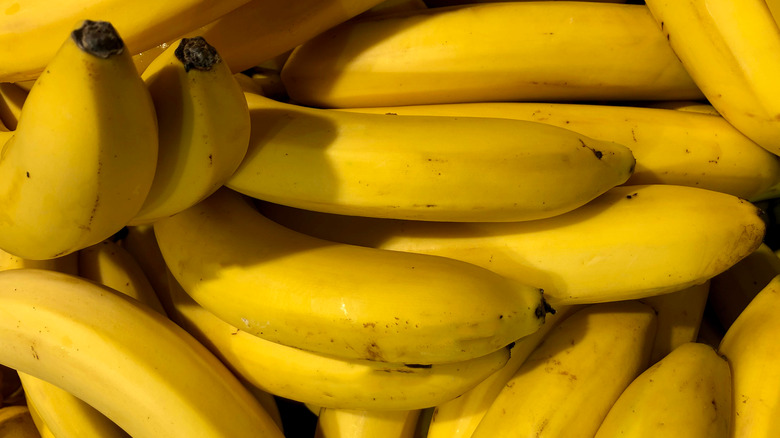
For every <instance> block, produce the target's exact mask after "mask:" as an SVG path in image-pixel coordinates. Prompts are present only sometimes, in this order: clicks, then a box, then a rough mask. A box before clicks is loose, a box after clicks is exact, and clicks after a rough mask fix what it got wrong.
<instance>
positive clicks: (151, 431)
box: [0, 269, 282, 438]
mask: <svg viewBox="0 0 780 438" xmlns="http://www.w3.org/2000/svg"><path fill="white" fill-rule="evenodd" d="M0 308H2V309H3V312H4V315H5V317H4V318H0V333H2V336H0V363H3V364H5V365H7V366H9V367H11V368H14V369H16V370H18V371H20V372H24V373H27V374H31V375H33V376H36V377H38V378H40V379H43V380H46V381H48V382H50V383H52V384H53V385H56V386H59V387H60V388H62V389H63V390H65V391H67V392H70V393H71V394H73V395H74V396H76V397H78V398H80V399H82V400H84V401H85V402H86V403H88V404H90V405H92V406H94V407H95V408H96V409H98V410H99V411H100V412H103V413H104V414H105V415H106V416H107V417H108V418H110V419H111V420H112V421H114V422H115V423H116V424H117V425H119V426H120V427H122V428H123V429H124V430H126V431H127V432H128V433H129V434H130V435H131V436H133V437H139V438H143V437H149V438H151V437H160V436H193V437H194V436H203V437H206V436H208V437H241V436H246V437H257V436H268V437H280V438H281V436H282V435H281V432H280V431H279V429H278V427H277V426H276V425H275V423H274V422H273V419H271V417H270V416H269V415H268V413H266V412H265V411H264V410H263V408H262V407H261V406H260V405H259V404H258V402H257V401H256V400H255V399H254V398H253V397H252V395H251V394H250V393H249V392H247V390H246V389H245V388H244V387H243V386H241V383H240V382H239V381H238V380H236V378H235V377H234V376H233V375H232V374H231V373H230V371H228V369H227V368H225V367H224V365H222V363H221V362H219V360H218V359H217V358H216V357H214V356H213V355H212V354H211V353H210V352H209V351H208V350H207V349H206V348H205V347H203V346H202V345H200V344H199V343H198V342H197V341H195V340H194V339H193V338H192V337H191V336H190V335H188V334H187V333H186V332H185V331H184V330H182V329H181V328H179V327H178V326H176V325H175V324H174V323H173V322H172V321H170V320H169V319H167V318H166V317H164V316H162V315H160V314H159V313H157V312H155V311H154V310H153V309H152V308H151V307H149V306H145V305H142V304H140V303H139V302H138V301H136V300H133V299H131V298H129V297H126V296H124V295H122V294H121V293H118V292H115V291H113V290H112V289H110V288H106V287H105V286H101V285H98V284H95V283H93V282H91V281H88V280H84V279H81V278H79V277H74V276H71V275H67V274H62V273H59V272H53V271H45V270H37V269H15V270H10V271H3V272H0ZM172 358H175V360H172ZM106 388H111V389H112V390H111V391H106ZM117 394H121V397H118V396H117Z"/></svg>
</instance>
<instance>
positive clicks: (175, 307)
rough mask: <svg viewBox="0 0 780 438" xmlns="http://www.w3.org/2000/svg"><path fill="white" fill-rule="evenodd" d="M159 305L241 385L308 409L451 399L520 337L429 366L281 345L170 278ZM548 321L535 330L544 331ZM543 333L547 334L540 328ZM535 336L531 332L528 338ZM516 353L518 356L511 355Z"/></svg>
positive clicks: (494, 366)
mask: <svg viewBox="0 0 780 438" xmlns="http://www.w3.org/2000/svg"><path fill="white" fill-rule="evenodd" d="M161 300H162V301H163V304H164V305H165V306H166V308H167V310H168V314H169V315H171V318H172V319H173V320H174V321H175V322H176V323H177V324H179V326H181V327H183V328H184V329H185V330H187V331H188V332H189V333H190V334H192V335H193V336H194V337H195V338H197V339H198V340H199V341H200V342H201V343H202V344H203V345H205V346H206V347H208V348H209V349H210V350H211V351H212V352H213V353H214V354H215V355H216V356H217V357H219V358H220V359H221V360H222V362H223V363H225V364H226V365H227V366H228V367H229V368H230V369H231V370H232V371H233V372H234V373H235V374H236V375H237V376H239V377H241V378H242V379H244V380H245V381H246V382H247V384H248V385H247V386H249V387H255V388H259V389H261V390H263V391H265V392H268V393H271V394H275V395H276V396H279V397H284V398H286V399H290V400H295V401H297V402H300V403H304V404H306V405H308V406H317V408H316V409H313V411H315V410H316V411H317V412H318V411H319V408H321V407H326V408H333V409H353V410H371V411H382V410H415V409H423V408H427V407H430V406H435V405H437V404H440V403H443V402H446V401H447V400H451V399H455V398H456V397H458V396H460V395H461V394H463V393H464V392H466V391H468V390H469V389H470V388H472V387H474V386H475V385H477V384H478V383H479V382H480V381H482V380H483V379H485V378H487V377H488V376H490V375H491V374H492V373H493V372H495V371H497V370H498V369H501V368H502V367H503V366H504V364H506V363H507V360H508V359H509V358H510V354H511V357H513V358H514V356H515V350H518V351H519V350H521V348H522V347H520V345H526V343H528V341H524V339H526V338H527V337H526V338H523V339H520V340H519V341H518V342H517V343H516V344H515V345H514V346H513V347H512V348H511V350H510V349H509V348H503V349H500V350H498V351H496V352H493V353H490V354H488V355H487V356H483V357H478V358H475V359H471V360H467V361H462V362H455V363H447V364H434V365H431V366H422V367H421V366H414V365H405V364H400V363H398V364H394V363H386V362H376V361H367V360H348V359H342V358H339V357H335V356H330V355H325V354H318V353H312V352H308V351H304V350H300V349H297V348H291V347H287V346H284V345H281V344H277V343H275V342H271V341H267V340H265V339H262V338H260V337H257V336H254V335H251V334H249V333H246V332H244V331H242V330H240V329H238V328H236V327H233V326H231V325H230V324H228V323H226V322H224V321H222V320H221V319H219V318H218V317H217V316H215V315H214V314H212V313H211V312H209V311H208V310H206V309H204V308H202V307H201V306H199V305H198V303H196V302H195V301H194V300H193V299H192V298H190V296H189V295H187V293H186V292H184V290H183V289H182V288H181V286H180V285H179V284H178V282H177V281H176V280H175V279H173V278H171V282H170V287H169V288H167V289H166V290H165V293H163V294H161ZM546 327H547V324H546V323H545V325H544V326H543V327H542V329H540V330H545V328H546ZM545 331H546V330H545ZM529 337H534V338H536V337H537V336H536V334H533V335H529ZM518 354H520V353H518Z"/></svg>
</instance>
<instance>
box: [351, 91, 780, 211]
mask: <svg viewBox="0 0 780 438" xmlns="http://www.w3.org/2000/svg"><path fill="white" fill-rule="evenodd" d="M675 104H676V107H675ZM663 106H667V107H669V108H664V107H663ZM672 108H674V109H672ZM339 110H340V111H351V112H361V113H377V114H397V115H427V116H454V117H498V118H507V119H518V120H528V121H534V122H541V123H546V124H550V125H554V126H560V127H562V128H566V129H570V130H572V131H575V132H578V133H580V134H582V135H586V136H588V137H591V138H597V139H599V140H605V141H613V142H615V143H619V144H622V145H625V146H627V147H628V148H629V149H631V152H632V154H633V155H634V157H635V158H636V168H635V169H634V172H633V173H632V174H631V176H630V177H629V178H628V180H627V181H626V182H625V183H623V184H624V185H638V184H676V185H685V186H691V187H699V188H703V189H709V190H715V191H719V192H723V193H728V194H730V195H734V196H739V197H741V198H745V199H751V198H754V197H758V196H761V195H764V194H767V195H768V194H769V193H770V192H771V189H773V188H774V189H775V190H777V189H776V188H775V187H776V186H778V185H780V157H778V156H777V155H775V154H772V153H771V152H769V151H767V150H766V149H764V148H762V147H761V146H759V145H757V144H756V143H755V142H753V140H751V139H749V138H748V137H746V136H745V135H744V134H742V133H741V132H740V131H738V130H737V129H736V128H734V126H732V125H731V124H730V123H729V122H728V121H727V120H726V119H724V118H723V117H721V116H719V115H717V114H715V115H713V114H712V111H713V108H712V107H711V106H709V105H701V104H698V106H696V107H694V106H693V105H687V106H685V105H684V104H683V103H681V102H661V103H658V104H655V105H650V107H636V106H626V105H605V104H584V103H540V102H480V103H454V104H438V105H406V106H392V107H373V108H346V109H339Z"/></svg>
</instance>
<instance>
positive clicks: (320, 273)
mask: <svg viewBox="0 0 780 438" xmlns="http://www.w3.org/2000/svg"><path fill="white" fill-rule="evenodd" d="M154 231H155V235H156V236H157V242H158V244H159V246H160V250H161V251H162V254H163V257H164V258H165V262H166V264H167V265H168V267H169V268H170V269H171V271H172V273H173V276H174V277H175V278H176V280H177V281H178V282H179V283H180V284H181V286H182V287H183V288H184V290H185V291H187V293H188V294H189V295H190V296H192V297H193V298H194V299H195V301H197V302H198V303H199V304H201V305H202V306H203V307H204V308H206V309H208V310H209V311H211V312H213V313H214V314H216V315H217V316H219V317H220V318H222V319H223V320H224V321H226V322H228V323H229V324H231V325H233V326H234V327H237V328H240V329H241V330H243V331H245V332H247V333H251V334H254V335H256V336H259V337H262V338H264V339H267V340H269V341H274V342H279V343H281V344H284V345H287V346H291V347H297V348H300V349H304V350H310V351H315V352H319V353H326V354H332V355H334V356H338V357H343V358H352V359H369V360H376V361H383V362H397V363H410V364H434V363H442V362H455V361H462V360H466V359H471V358H475V357H479V356H483V355H486V354H488V353H491V352H494V351H496V350H498V349H500V348H503V347H504V346H506V345H508V344H510V343H511V342H513V341H515V340H517V339H519V338H521V337H523V336H525V335H528V334H531V333H533V332H534V331H536V330H538V329H539V327H540V326H541V325H542V324H543V322H544V315H545V314H546V313H547V311H548V310H549V307H548V306H547V305H546V302H545V301H544V299H543V298H542V294H541V291H540V290H539V289H537V288H535V287H532V286H528V285H525V284H522V283H520V282H516V281H513V280H508V279H506V278H504V277H501V276H499V275H497V274H495V273H493V272H491V271H489V270H487V269H484V268H481V267H478V266H475V265H471V264H469V263H465V262H461V261H458V260H453V259H449V258H445V257H436V256H430V255H425V254H409V253H403V252H398V251H385V250H377V249H373V248H363V247H359V246H353V245H344V244H336V243H332V242H327V241H324V240H320V239H316V238H313V237H310V236H307V235H304V234H301V233H297V232H295V231H292V230H288V229H285V228H284V227H282V226H280V225H278V224H275V223H274V222H272V221H271V220H270V219H267V218H265V217H263V216H262V215H261V214H260V213H259V212H257V211H256V210H255V209H254V208H253V207H252V206H251V204H250V203H249V200H246V199H244V198H243V197H241V195H240V194H238V193H236V192H233V191H230V190H229V189H226V188H225V189H220V190H218V191H217V192H216V193H215V194H214V195H212V196H210V197H209V198H207V199H206V200H204V201H201V202H200V203H198V204H196V205H194V206H193V207H190V208H189V209H187V210H185V211H183V212H181V213H178V214H176V215H174V216H172V217H169V218H166V219H161V220H159V221H157V222H155V225H154Z"/></svg>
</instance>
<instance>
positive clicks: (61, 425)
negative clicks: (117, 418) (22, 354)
mask: <svg viewBox="0 0 780 438" xmlns="http://www.w3.org/2000/svg"><path fill="white" fill-rule="evenodd" d="M19 378H20V379H21V381H22V387H23V388H24V393H25V396H26V399H27V403H28V404H30V405H34V406H35V410H36V413H37V415H39V416H40V418H41V422H42V423H43V424H45V425H46V427H47V428H48V429H49V430H50V431H51V432H52V434H54V435H55V436H56V437H57V438H130V435H128V434H127V432H125V431H124V430H122V429H121V428H120V427H119V426H117V425H116V423H114V422H113V421H111V420H110V419H108V418H107V417H106V416H105V415H103V414H101V413H100V412H98V411H97V410H96V409H95V408H93V407H92V406H90V405H89V404H87V403H85V402H84V401H83V400H81V399H79V398H78V397H75V396H74V395H72V394H71V393H69V392H68V391H65V390H63V389H61V388H60V387H58V386H55V385H53V384H51V383H49V382H47V381H45V380H43V379H39V378H37V377H35V376H33V375H30V374H27V373H23V372H20V373H19Z"/></svg>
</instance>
